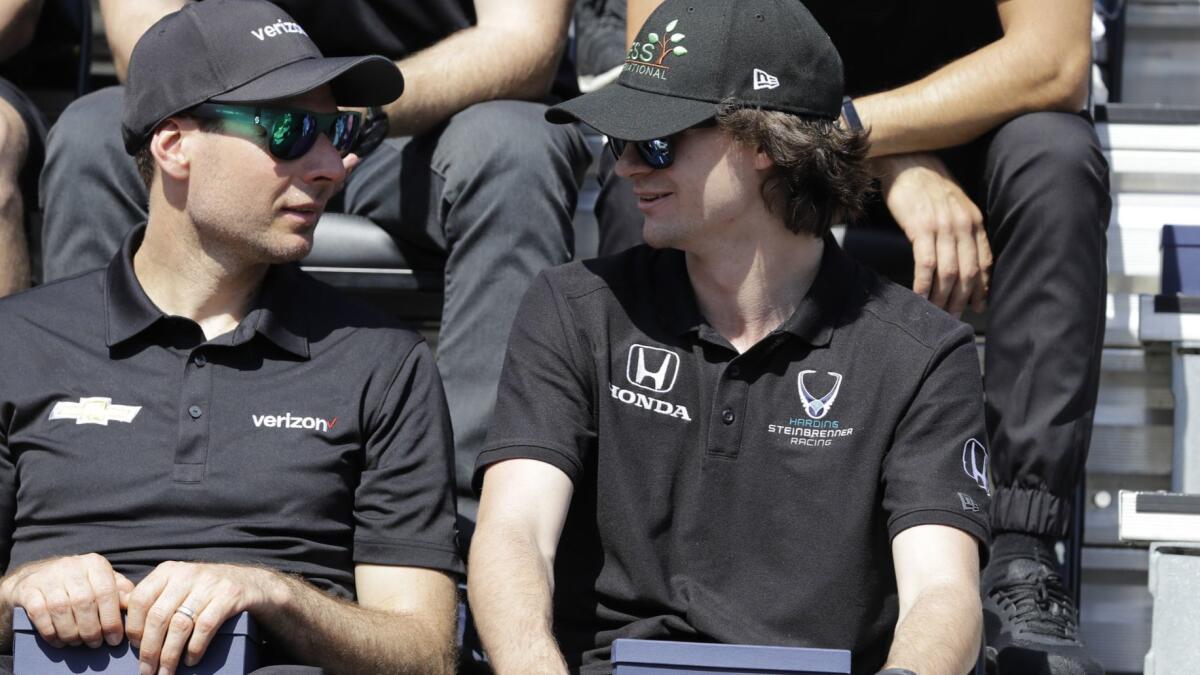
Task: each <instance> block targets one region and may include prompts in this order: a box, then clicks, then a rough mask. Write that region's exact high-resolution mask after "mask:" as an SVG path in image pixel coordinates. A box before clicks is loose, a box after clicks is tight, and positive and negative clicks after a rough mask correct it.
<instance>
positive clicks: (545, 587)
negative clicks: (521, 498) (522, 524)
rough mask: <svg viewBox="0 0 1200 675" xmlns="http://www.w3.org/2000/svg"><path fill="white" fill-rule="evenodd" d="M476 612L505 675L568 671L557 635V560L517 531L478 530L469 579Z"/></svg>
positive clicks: (494, 660) (497, 667)
mask: <svg viewBox="0 0 1200 675" xmlns="http://www.w3.org/2000/svg"><path fill="white" fill-rule="evenodd" d="M467 580H468V584H469V591H470V596H471V608H472V612H473V615H474V618H475V623H476V625H477V626H478V627H479V635H480V637H481V638H482V639H483V646H484V648H485V649H486V651H487V654H488V659H489V661H490V662H491V663H492V666H493V667H494V668H495V671H496V673H498V674H499V675H508V674H510V673H518V674H521V675H524V674H526V673H529V674H538V673H566V672H567V669H566V663H565V662H564V661H563V657H562V654H561V652H560V651H559V649H558V645H557V644H556V642H555V640H554V633H553V628H552V625H553V609H552V603H551V598H552V596H553V587H554V576H553V562H552V561H551V560H549V559H546V558H544V557H543V556H542V555H540V554H539V553H538V548H537V545H536V543H535V541H534V539H533V537H532V536H530V535H528V534H527V533H524V532H522V531H521V530H520V529H517V528H505V527H503V526H493V527H489V528H486V529H485V528H480V529H477V530H476V531H475V536H474V538H473V540H472V542H471V570H470V573H469V574H468V575H467Z"/></svg>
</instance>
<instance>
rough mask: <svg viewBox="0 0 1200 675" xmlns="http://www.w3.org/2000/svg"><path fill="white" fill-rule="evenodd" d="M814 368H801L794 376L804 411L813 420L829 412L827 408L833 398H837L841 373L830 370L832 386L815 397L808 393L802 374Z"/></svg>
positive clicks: (810, 371)
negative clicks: (797, 374) (824, 392)
mask: <svg viewBox="0 0 1200 675" xmlns="http://www.w3.org/2000/svg"><path fill="white" fill-rule="evenodd" d="M815 372H817V371H815V370H802V371H800V375H799V376H797V377H796V386H797V387H798V388H799V389H800V402H801V403H803V404H804V412H805V413H807V414H808V416H809V417H811V418H813V419H814V420H819V419H822V418H823V417H825V416H826V415H828V414H829V409H830V408H831V407H833V400H834V399H836V398H837V395H838V390H839V389H841V388H842V375H841V373H834V372H830V373H829V374H830V375H831V376H833V388H832V389H830V390H829V393H828V394H825V395H824V396H822V397H820V398H817V397H815V396H813V395H812V394H810V393H808V387H805V386H804V376H805V375H808V374H809V373H815Z"/></svg>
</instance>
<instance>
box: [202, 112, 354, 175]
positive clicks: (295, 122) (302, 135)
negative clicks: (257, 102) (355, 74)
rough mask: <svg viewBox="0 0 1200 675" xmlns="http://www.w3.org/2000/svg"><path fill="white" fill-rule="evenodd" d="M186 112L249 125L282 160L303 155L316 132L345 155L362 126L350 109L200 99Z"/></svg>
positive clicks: (272, 152) (252, 131)
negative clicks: (322, 110) (331, 110)
mask: <svg viewBox="0 0 1200 675" xmlns="http://www.w3.org/2000/svg"><path fill="white" fill-rule="evenodd" d="M188 114H190V115H191V116H193V117H198V118H200V119H208V120H220V121H222V122H226V123H229V124H233V125H241V126H243V127H247V128H248V129H249V134H250V135H254V136H257V137H262V136H264V135H265V136H266V138H267V150H268V151H270V153H271V154H272V155H273V156H275V157H276V158H278V159H282V160H285V161H288V160H293V159H299V158H301V157H303V156H304V154H305V153H307V152H308V151H309V150H311V149H312V147H313V144H315V143H316V142H317V135H318V134H325V135H326V136H327V137H329V140H330V141H332V142H333V147H334V148H336V149H337V151H338V154H339V155H341V156H342V157H345V156H346V155H347V154H349V152H350V150H351V149H352V148H353V147H354V142H355V141H356V140H358V133H359V131H360V130H361V128H362V115H361V114H359V113H357V112H352V111H340V112H335V113H315V112H310V111H308V110H289V109H287V108H258V107H255V106H244V105H222V104H217V103H201V104H200V105H198V106H196V107H195V108H192V109H191V110H190V111H188ZM260 130H261V131H260Z"/></svg>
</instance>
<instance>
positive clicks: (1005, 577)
mask: <svg viewBox="0 0 1200 675" xmlns="http://www.w3.org/2000/svg"><path fill="white" fill-rule="evenodd" d="M1001 538H1003V539H1004V540H1005V541H1003V542H1002V541H1001ZM996 544H997V545H996V546H995V547H993V558H992V560H991V562H989V563H988V566H987V568H986V569H985V570H984V571H983V581H982V592H983V619H984V631H985V634H986V637H987V644H988V651H989V656H990V655H991V654H990V652H992V651H993V650H994V653H995V656H996V662H997V664H998V666H999V673H1000V675H1104V668H1103V667H1101V666H1100V664H1099V663H1097V662H1096V660H1095V659H1093V658H1092V657H1091V656H1090V655H1089V654H1088V653H1087V650H1086V649H1085V648H1084V646H1083V643H1082V642H1080V641H1079V618H1078V611H1077V610H1076V609H1075V603H1074V602H1073V601H1072V600H1071V596H1069V595H1068V594H1067V592H1066V590H1065V589H1064V588H1063V582H1062V576H1061V575H1060V574H1059V572H1058V561H1057V560H1056V559H1055V556H1054V551H1053V548H1052V545H1051V544H1050V543H1049V542H1046V541H1042V540H1039V539H1037V538H1035V537H1028V536H1024V535H1014V534H1010V533H1005V534H1003V535H1000V537H997V541H996Z"/></svg>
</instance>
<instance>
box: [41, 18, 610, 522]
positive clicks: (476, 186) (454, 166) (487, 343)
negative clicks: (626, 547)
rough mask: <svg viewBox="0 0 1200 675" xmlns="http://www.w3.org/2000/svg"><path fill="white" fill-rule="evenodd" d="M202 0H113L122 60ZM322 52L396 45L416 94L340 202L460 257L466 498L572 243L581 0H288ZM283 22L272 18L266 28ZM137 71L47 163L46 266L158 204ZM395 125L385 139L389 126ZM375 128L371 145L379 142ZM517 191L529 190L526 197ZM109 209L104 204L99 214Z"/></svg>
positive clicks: (91, 259) (456, 328)
mask: <svg viewBox="0 0 1200 675" xmlns="http://www.w3.org/2000/svg"><path fill="white" fill-rule="evenodd" d="M190 1H191V0H102V2H100V6H101V10H102V15H103V19H104V26H105V33H106V36H107V38H108V44H109V45H110V46H111V47H112V52H113V61H114V65H115V67H116V71H117V74H118V76H122V75H123V73H124V70H125V64H126V63H127V62H128V59H129V52H130V50H131V49H132V47H133V43H134V42H135V41H136V40H137V38H138V37H139V36H140V35H141V34H142V32H143V31H144V30H145V29H146V27H148V26H149V25H150V24H151V23H153V22H154V21H155V20H156V19H157V18H158V17H161V16H162V15H163V14H166V13H167V12H169V11H172V10H174V9H178V8H179V7H182V6H184V5H185V4H186V3H187V2H190ZM277 4H278V5H279V6H280V7H281V8H283V9H284V10H285V11H286V12H287V13H288V14H289V15H290V16H292V17H293V18H294V19H295V20H296V21H297V22H298V23H299V24H300V25H302V26H304V30H305V31H306V32H308V33H309V34H310V35H311V37H312V39H313V41H314V42H315V43H316V44H317V46H318V47H319V48H320V49H321V50H322V52H323V53H325V54H327V55H331V56H354V55H358V54H382V55H384V56H387V57H388V58H389V59H391V60H392V61H393V62H394V63H395V67H396V68H398V69H400V70H402V71H403V72H404V74H405V81H406V89H405V94H404V96H403V97H401V98H400V99H398V100H397V101H394V102H392V103H390V104H388V105H386V106H380V107H378V108H372V109H371V110H370V111H369V113H368V115H367V116H366V117H367V119H368V120H369V129H370V131H369V133H366V134H364V139H365V140H364V142H363V143H362V144H360V148H358V152H357V154H359V155H360V157H361V158H362V162H361V163H360V164H359V166H358V167H357V168H356V169H355V170H354V172H353V174H352V175H351V176H350V178H349V179H348V180H347V182H346V190H345V191H344V192H343V193H342V194H341V195H340V196H339V197H338V198H337V199H336V200H335V202H334V203H333V205H332V206H331V209H330V210H331V211H338V212H344V213H350V214H354V215H358V216H363V217H366V218H369V219H371V220H372V221H373V222H375V223H376V224H378V225H379V226H380V227H382V228H384V229H386V230H387V231H388V232H389V233H390V234H391V235H393V237H394V238H395V240H396V242H397V245H398V247H399V249H400V250H401V251H402V252H403V254H404V256H405V259H406V261H407V262H408V263H409V264H410V265H411V266H413V267H414V268H417V269H433V270H437V269H442V270H443V271H444V280H445V284H444V300H443V305H442V315H441V324H440V330H439V334H438V349H437V362H438V370H439V372H440V373H441V375H442V380H443V382H444V384H445V387H446V398H447V403H448V405H449V407H450V415H451V419H452V420H453V427H454V440H455V450H456V453H457V462H456V465H457V474H458V490H459V493H458V497H459V505H460V510H461V511H462V512H463V515H464V516H465V517H468V518H473V517H474V504H475V499H474V495H473V493H472V492H471V490H470V474H471V470H472V468H473V466H474V463H475V456H476V455H477V454H478V452H479V448H480V446H481V445H482V444H483V437H484V434H485V431H486V422H487V419H488V418H489V417H490V414H491V407H492V403H493V401H494V400H495V397H496V390H495V387H496V382H497V380H498V379H499V377H500V367H501V363H502V361H503V354H504V341H505V340H506V339H507V337H508V330H509V327H510V326H511V325H512V318H513V315H514V314H515V313H516V310H517V303H518V302H520V298H521V295H522V294H523V293H524V292H525V289H526V288H528V286H529V282H530V281H531V280H532V279H533V277H534V275H535V274H537V272H538V271H540V270H542V269H545V268H547V267H551V266H553V265H557V264H560V263H564V262H566V261H568V260H570V259H571V257H572V255H573V246H574V227H573V224H572V217H573V215H574V211H575V202H576V196H577V193H578V182H579V180H580V178H581V176H582V174H583V171H584V170H585V168H586V167H587V165H588V163H589V162H590V161H591V155H590V153H589V151H588V149H587V145H586V143H585V142H584V139H583V135H582V134H581V133H580V131H579V130H578V129H577V128H574V127H571V126H565V127H555V126H552V125H548V124H546V123H545V121H544V119H543V117H542V115H543V113H544V112H545V109H546V105H545V101H547V100H555V99H557V100H561V97H562V96H565V95H569V92H568V91H567V90H566V88H564V87H562V86H560V84H559V83H560V82H561V81H562V79H563V77H562V75H563V72H564V71H565V70H569V68H564V67H562V64H563V59H562V55H563V52H564V46H565V45H566V44H567V42H568V41H567V24H568V20H569V17H570V8H571V2H570V0H338V1H337V2H331V1H330V0H279V1H278V3H277ZM268 28H270V27H269V26H264V31H265V30H267V29H268ZM120 100H121V89H120V88H108V89H103V90H101V91H98V92H95V93H92V94H89V95H88V96H85V97H83V98H81V99H79V100H78V101H76V102H75V103H73V104H72V105H71V106H70V107H68V108H67V110H66V111H65V112H64V113H63V116H62V117H61V118H60V119H59V121H58V123H57V124H56V125H55V127H54V128H53V129H52V130H51V132H50V138H49V140H48V146H47V160H46V169H45V171H44V172H43V174H42V200H43V203H44V207H45V219H44V223H43V237H42V239H43V246H42V250H43V252H44V255H45V272H46V274H45V278H46V279H48V280H54V279H61V278H64V277H66V276H70V275H72V274H77V273H79V272H82V271H85V270H89V269H93V268H95V267H98V266H100V265H102V264H103V263H104V261H106V260H107V259H108V258H109V257H110V256H111V255H112V253H113V252H114V251H115V250H116V249H117V247H118V246H119V244H120V241H121V238H122V237H123V236H124V234H125V232H126V229H125V228H127V227H128V225H131V224H132V223H136V222H138V221H139V220H140V219H142V218H144V217H145V189H144V187H143V186H142V184H141V181H139V180H138V176H137V171H136V170H135V168H134V166H133V163H132V162H130V161H129V158H128V157H126V156H124V153H122V152H121V150H120V139H119V137H118V136H117V134H116V127H117V124H116V117H117V111H119V110H120ZM385 137H386V139H385ZM372 146H374V149H373V150H370V152H369V153H368V152H367V150H368V149H369V148H371V147H372ZM514 197H515V198H514ZM97 213H98V214H103V215H104V216H105V217H104V218H102V219H97V220H99V221H100V222H95V221H94V220H92V219H91V218H90V216H91V215H93V214H97Z"/></svg>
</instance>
